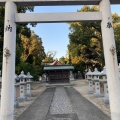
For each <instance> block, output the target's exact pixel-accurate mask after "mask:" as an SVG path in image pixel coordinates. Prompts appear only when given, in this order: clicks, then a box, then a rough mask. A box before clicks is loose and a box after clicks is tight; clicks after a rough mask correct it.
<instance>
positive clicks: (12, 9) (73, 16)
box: [0, 0, 120, 120]
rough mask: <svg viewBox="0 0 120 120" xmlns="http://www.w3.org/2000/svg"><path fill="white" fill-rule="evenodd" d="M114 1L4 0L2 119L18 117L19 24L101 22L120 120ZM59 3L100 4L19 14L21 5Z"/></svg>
mask: <svg viewBox="0 0 120 120" xmlns="http://www.w3.org/2000/svg"><path fill="white" fill-rule="evenodd" d="M110 3H111V4H120V0H0V5H2V6H3V5H5V25H4V50H3V73H2V98H1V111H0V120H13V119H14V115H13V114H14V77H15V49H16V23H24V22H27V23H28V22H30V23H32V22H33V23H42V22H68V21H69V22H70V21H101V29H102V36H103V47H104V55H105V64H106V69H107V79H108V87H109V99H110V110H111V119H112V120H120V80H119V77H118V63H117V57H116V47H115V40H114V32H113V28H112V17H111V8H110ZM19 5H21V6H52V5H53V6H59V5H99V8H100V11H99V12H84V13H41V14H34V13H33V14H26V13H17V6H19Z"/></svg>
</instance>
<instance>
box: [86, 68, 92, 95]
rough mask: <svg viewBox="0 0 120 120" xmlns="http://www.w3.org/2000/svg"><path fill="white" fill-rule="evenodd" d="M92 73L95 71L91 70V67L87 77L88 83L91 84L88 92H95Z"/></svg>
mask: <svg viewBox="0 0 120 120" xmlns="http://www.w3.org/2000/svg"><path fill="white" fill-rule="evenodd" d="M92 74H93V72H91V70H90V69H89V71H88V72H87V73H86V79H87V80H88V84H89V88H88V93H89V94H92V93H94V89H93V80H92Z"/></svg>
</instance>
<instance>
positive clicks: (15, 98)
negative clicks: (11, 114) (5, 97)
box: [14, 74, 20, 107]
mask: <svg viewBox="0 0 120 120" xmlns="http://www.w3.org/2000/svg"><path fill="white" fill-rule="evenodd" d="M18 79H19V78H18V76H17V74H15V86H14V107H18V106H19V103H18V100H17V96H16V91H17V87H18V86H19V85H20V83H17V82H16V81H17V80H18Z"/></svg>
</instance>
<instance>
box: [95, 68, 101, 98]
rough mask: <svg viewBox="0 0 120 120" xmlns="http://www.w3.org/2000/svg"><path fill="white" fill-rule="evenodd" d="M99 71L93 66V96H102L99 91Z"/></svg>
mask: <svg viewBox="0 0 120 120" xmlns="http://www.w3.org/2000/svg"><path fill="white" fill-rule="evenodd" d="M100 75H101V73H100V72H99V71H98V69H97V68H95V71H94V72H93V81H94V83H95V93H94V96H95V97H102V96H103V95H102V94H101V92H100V81H99V80H100V79H99V77H100Z"/></svg>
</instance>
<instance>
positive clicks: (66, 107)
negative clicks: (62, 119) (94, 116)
mask: <svg viewBox="0 0 120 120" xmlns="http://www.w3.org/2000/svg"><path fill="white" fill-rule="evenodd" d="M69 113H74V111H73V109H72V104H71V102H70V99H69V97H68V95H67V93H66V91H65V89H64V87H57V88H56V91H55V94H54V98H53V102H52V104H51V107H50V114H69Z"/></svg>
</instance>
